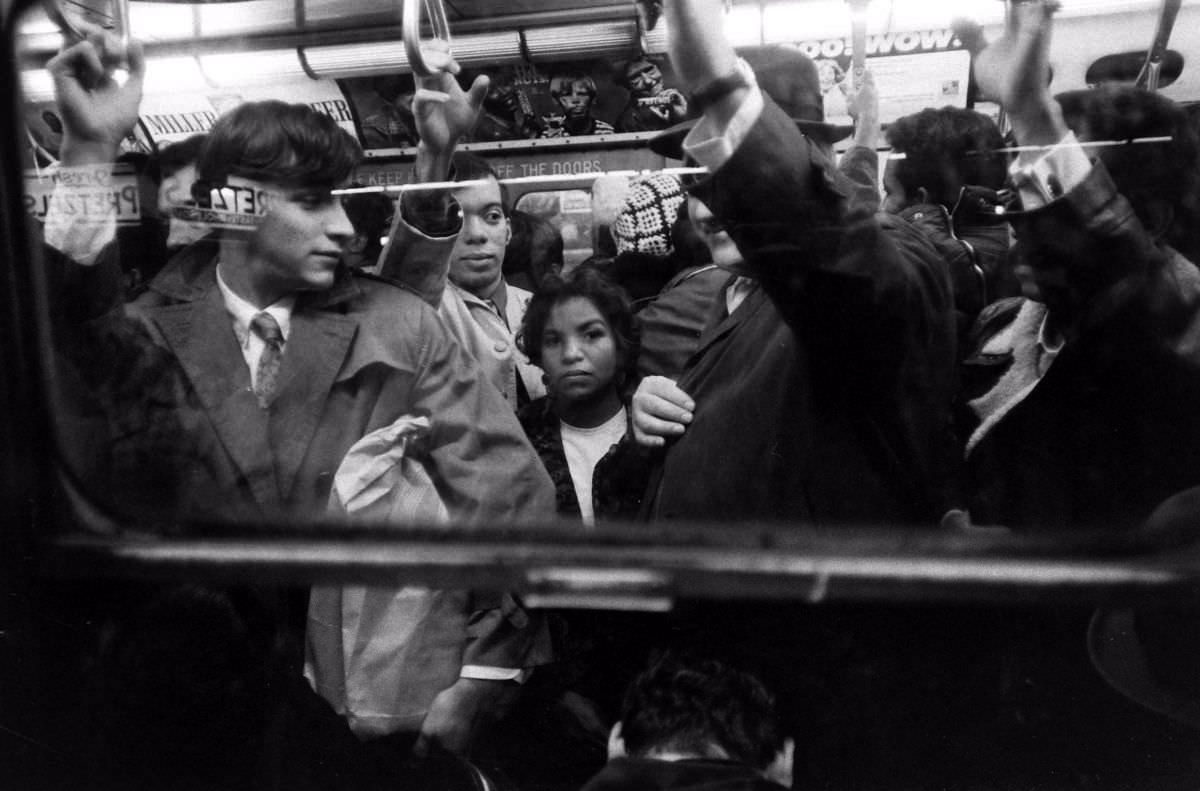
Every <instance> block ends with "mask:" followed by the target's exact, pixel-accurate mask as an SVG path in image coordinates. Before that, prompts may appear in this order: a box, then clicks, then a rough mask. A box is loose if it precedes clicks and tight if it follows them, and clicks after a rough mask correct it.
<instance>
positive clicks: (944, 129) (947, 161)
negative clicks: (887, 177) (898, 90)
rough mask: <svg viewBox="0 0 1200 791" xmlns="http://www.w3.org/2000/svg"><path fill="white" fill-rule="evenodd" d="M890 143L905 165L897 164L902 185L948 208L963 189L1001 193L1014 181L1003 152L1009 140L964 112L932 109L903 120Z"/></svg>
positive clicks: (972, 113) (889, 135)
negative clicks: (1010, 179) (974, 187)
mask: <svg viewBox="0 0 1200 791" xmlns="http://www.w3.org/2000/svg"><path fill="white" fill-rule="evenodd" d="M887 141H888V144H889V145H891V147H892V148H893V149H894V150H895V151H897V152H898V153H903V154H904V158H903V159H897V160H896V170H895V172H896V179H897V180H898V181H899V182H900V184H901V185H902V186H903V187H904V191H905V192H906V193H908V194H909V195H916V194H917V190H919V189H921V188H922V187H923V188H925V189H926V190H928V191H929V194H930V197H931V199H932V200H933V201H934V202H936V203H941V204H943V205H945V206H947V207H949V206H953V205H954V202H955V201H956V200H957V199H958V190H959V187H961V186H962V185H966V184H974V185H978V186H981V187H988V188H990V189H995V190H998V189H1000V188H1001V187H1003V186H1004V179H1005V178H1006V177H1007V175H1008V162H1007V160H1006V159H1005V156H1004V154H1002V153H999V152H998V149H1001V148H1004V136H1003V135H1002V134H1001V133H1000V127H998V126H996V122H995V121H993V120H992V119H991V118H988V117H987V116H986V115H984V114H983V113H978V112H975V111H974V110H964V109H962V108H960V107H942V108H940V109H934V108H932V107H930V108H926V109H924V110H921V111H920V112H918V113H913V114H912V115H906V116H904V117H903V118H897V119H896V120H895V121H894V122H893V123H892V124H891V125H889V126H888V129H887Z"/></svg>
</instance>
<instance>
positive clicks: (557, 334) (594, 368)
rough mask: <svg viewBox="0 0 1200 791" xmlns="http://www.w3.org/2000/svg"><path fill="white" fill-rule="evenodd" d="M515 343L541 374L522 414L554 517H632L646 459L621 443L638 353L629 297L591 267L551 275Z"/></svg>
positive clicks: (590, 519) (588, 521)
mask: <svg viewBox="0 0 1200 791" xmlns="http://www.w3.org/2000/svg"><path fill="white" fill-rule="evenodd" d="M519 342H520V345H521V348H522V349H523V350H524V352H525V354H526V355H527V356H528V357H529V359H530V361H531V362H533V363H534V365H537V366H539V367H540V368H541V369H542V370H543V371H545V380H546V389H547V395H546V396H544V397H543V398H540V399H538V400H536V401H534V402H532V403H530V404H529V405H528V406H526V407H525V408H524V409H522V410H521V412H520V413H519V415H518V416H519V418H520V420H521V425H522V426H524V427H525V431H526V433H527V434H528V435H529V438H530V440H531V441H532V443H533V446H534V448H535V449H536V450H537V452H538V455H539V456H541V458H542V462H543V463H544V464H545V465H546V468H547V469H548V470H549V472H550V477H551V479H552V480H553V481H554V484H555V488H556V490H557V494H558V513H559V514H560V515H562V516H577V517H579V518H581V519H582V520H583V522H584V524H586V525H592V524H594V523H595V522H596V520H597V519H598V518H622V517H624V518H631V517H633V516H634V515H635V514H636V512H637V508H638V506H639V505H640V503H641V496H642V494H643V492H644V489H645V483H646V480H645V475H646V469H647V465H646V463H645V462H644V461H643V452H642V451H640V450H639V449H638V448H637V447H636V446H635V445H634V444H633V443H632V441H629V440H625V437H626V433H627V432H626V429H627V423H628V417H627V415H626V411H625V397H626V395H627V391H628V389H629V385H630V384H631V383H632V382H633V380H634V376H635V374H634V370H635V362H636V360H637V351H638V332H637V326H636V324H635V319H634V317H633V312H632V310H631V308H630V304H629V298H628V296H627V295H626V294H625V292H624V290H623V289H621V287H620V286H617V285H615V284H614V283H612V282H611V281H610V280H609V279H608V278H607V277H605V276H604V275H603V274H601V273H600V272H598V271H596V270H595V269H593V268H592V267H590V266H582V267H579V268H578V269H576V270H575V271H573V272H572V273H571V274H570V275H568V276H567V277H565V278H563V277H550V278H547V280H546V281H545V284H544V287H543V290H542V292H541V293H539V294H536V295H535V296H534V297H533V299H532V300H531V301H530V303H529V307H528V308H527V309H526V312H525V319H524V322H523V324H522V327H521V335H520V341H519Z"/></svg>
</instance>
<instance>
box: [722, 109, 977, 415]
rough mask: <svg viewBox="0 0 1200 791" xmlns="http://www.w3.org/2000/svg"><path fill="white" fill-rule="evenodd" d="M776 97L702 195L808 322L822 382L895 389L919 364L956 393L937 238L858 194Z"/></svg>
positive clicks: (761, 273)
mask: <svg viewBox="0 0 1200 791" xmlns="http://www.w3.org/2000/svg"><path fill="white" fill-rule="evenodd" d="M765 103H766V106H765V107H764V108H763V113H762V115H761V116H760V117H759V119H758V121H757V123H755V125H754V127H753V128H752V129H751V130H750V133H749V135H748V136H747V137H746V139H745V140H744V141H743V143H742V145H740V146H739V147H738V149H737V150H736V151H734V153H733V156H732V157H731V158H730V160H729V161H728V162H727V163H726V164H725V165H724V166H723V167H722V168H720V169H719V170H718V171H717V172H716V173H714V174H713V176H712V177H711V178H710V179H709V180H708V181H707V182H706V183H704V184H701V185H700V186H699V187H698V190H699V191H700V193H701V194H699V195H698V197H700V198H701V199H702V200H704V201H705V202H706V203H708V205H709V206H710V207H711V208H712V210H713V212H714V213H715V214H716V215H717V216H718V217H720V218H721V220H722V221H723V222H724V223H725V225H726V227H728V228H729V233H730V235H731V236H732V237H733V239H734V241H735V242H736V243H737V245H738V249H739V250H740V251H741V253H742V255H743V257H744V258H745V260H746V263H747V265H748V267H749V268H750V269H751V270H752V272H753V274H754V276H755V277H757V278H758V279H759V280H760V282H761V283H762V284H763V287H764V289H765V290H766V291H767V293H768V294H769V295H770V296H771V298H772V299H773V300H774V302H775V304H776V305H777V306H778V307H779V309H780V311H781V313H782V314H783V315H784V317H785V318H786V319H787V320H788V321H789V323H791V324H792V325H793V327H795V328H796V329H797V332H798V333H802V334H803V336H804V338H805V339H806V343H807V344H808V346H809V348H810V349H811V350H812V353H813V354H814V355H815V357H816V365H815V369H816V370H820V371H823V372H825V374H823V378H824V379H825V380H826V381H825V382H824V383H823V384H829V385H835V386H839V387H838V389H839V391H841V393H842V394H843V395H854V396H855V397H868V398H869V397H870V393H872V392H875V393H879V394H881V395H882V394H883V393H889V397H890V395H894V385H895V383H896V382H897V381H898V380H899V379H901V378H902V377H903V376H905V375H906V374H905V373H904V372H905V370H906V369H911V368H912V367H913V366H917V367H919V368H921V369H922V374H923V376H925V377H926V378H927V379H929V380H930V381H932V382H933V383H934V384H933V386H934V387H935V388H936V389H939V390H942V389H945V390H946V392H947V395H948V392H949V387H950V385H949V384H948V381H949V380H950V379H952V377H953V367H954V315H953V303H952V299H953V298H952V295H951V289H950V283H949V279H948V277H947V275H946V272H945V267H944V266H942V265H941V264H940V262H939V260H938V255H937V251H936V249H934V247H933V246H932V245H931V244H930V243H929V241H928V240H927V239H925V238H924V237H923V236H922V235H921V234H920V233H919V232H918V231H916V230H915V229H913V228H911V227H908V225H907V224H906V223H902V222H899V221H897V220H895V219H894V218H889V217H882V216H875V215H873V214H871V213H869V212H864V211H862V208H861V207H858V208H855V207H853V206H850V205H849V204H848V199H847V194H846V193H847V191H848V188H847V185H846V182H845V180H844V179H843V178H842V177H841V176H840V175H839V174H838V173H837V172H836V170H835V169H834V167H833V165H832V163H830V162H829V161H828V159H827V158H826V156H825V154H824V153H823V152H822V151H821V150H820V149H818V148H817V147H815V146H813V145H812V144H811V143H810V142H809V140H808V139H807V138H806V137H804V135H802V134H801V133H800V131H799V130H798V129H797V128H796V125H795V124H794V123H793V122H792V121H791V119H790V118H788V117H787V115H786V114H784V113H783V111H782V110H780V109H779V107H778V106H777V105H775V103H774V102H773V101H771V99H770V97H765ZM783 152H786V155H781V154H782V153H783ZM705 193H706V194H705ZM910 373H911V371H910ZM823 384H822V385H819V386H823Z"/></svg>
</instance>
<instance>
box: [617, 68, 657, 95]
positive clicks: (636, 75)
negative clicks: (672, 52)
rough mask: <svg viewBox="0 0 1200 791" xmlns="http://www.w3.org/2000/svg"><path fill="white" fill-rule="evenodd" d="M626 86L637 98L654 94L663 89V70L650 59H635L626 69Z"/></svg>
mask: <svg viewBox="0 0 1200 791" xmlns="http://www.w3.org/2000/svg"><path fill="white" fill-rule="evenodd" d="M625 86H626V87H627V88H629V92H630V93H632V94H633V95H634V97H635V98H639V97H645V96H654V95H656V94H657V93H658V92H659V91H660V90H661V89H662V72H661V71H660V70H659V68H658V66H656V65H655V64H654V63H651V62H650V61H648V60H635V61H634V62H633V63H630V64H629V66H628V67H627V68H626V69H625Z"/></svg>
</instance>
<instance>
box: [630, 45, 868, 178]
mask: <svg viewBox="0 0 1200 791" xmlns="http://www.w3.org/2000/svg"><path fill="white" fill-rule="evenodd" d="M738 54H739V55H741V56H742V57H743V58H744V59H745V60H746V62H747V63H749V64H750V68H752V69H753V70H754V76H755V78H756V79H757V80H758V87H759V88H761V89H762V90H763V92H765V93H766V94H767V95H768V96H770V97H771V98H772V99H773V100H775V103H776V104H778V105H779V107H780V109H782V110H783V111H784V112H785V113H787V114H788V115H789V116H791V118H792V120H793V121H795V122H796V126H798V127H799V128H800V131H801V132H803V133H804V134H806V135H808V136H809V137H811V138H813V139H814V140H819V141H821V142H823V143H830V144H833V143H836V142H837V141H838V140H841V139H842V138H844V137H847V136H849V135H850V133H851V132H853V131H854V127H852V126H839V125H835V124H827V123H825V104H824V101H823V99H822V97H821V80H820V77H818V75H817V66H816V64H815V63H813V62H812V60H811V59H809V57H808V56H807V55H805V54H804V53H803V52H801V51H800V50H798V49H796V48H795V47H788V46H782V45H775V46H769V47H747V48H745V49H742V50H738ZM697 121H698V119H692V120H690V121H684V122H683V123H679V124H676V125H675V126H672V127H671V128H670V129H667V130H665V131H663V132H662V133H661V134H658V135H656V136H654V137H653V138H652V139H651V140H650V150H651V151H654V152H655V153H656V154H662V155H663V156H666V157H672V158H674V159H683V139H684V138H685V137H687V134H688V132H690V131H691V130H692V127H693V126H695V125H696V123H697Z"/></svg>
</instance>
